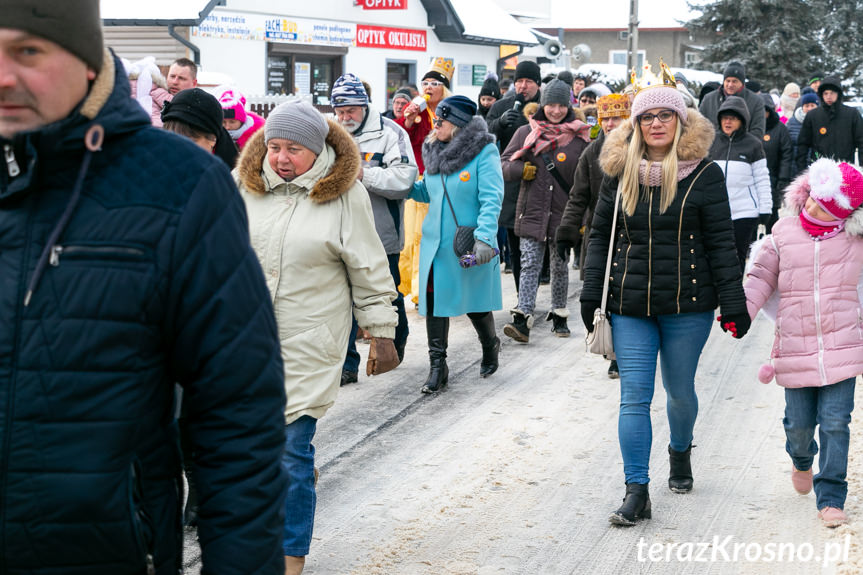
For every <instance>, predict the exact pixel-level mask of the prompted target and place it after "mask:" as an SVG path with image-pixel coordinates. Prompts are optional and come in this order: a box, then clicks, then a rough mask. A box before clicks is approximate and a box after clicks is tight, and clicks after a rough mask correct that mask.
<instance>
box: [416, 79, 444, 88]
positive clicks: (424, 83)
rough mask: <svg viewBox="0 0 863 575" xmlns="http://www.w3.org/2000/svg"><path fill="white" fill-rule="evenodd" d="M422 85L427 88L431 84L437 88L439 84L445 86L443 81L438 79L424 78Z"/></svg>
mask: <svg viewBox="0 0 863 575" xmlns="http://www.w3.org/2000/svg"><path fill="white" fill-rule="evenodd" d="M420 85H421V86H422V87H423V88H427V87H429V86H431V87H432V88H437V87H438V86H443V82H438V81H437V80H423V81H422V82H421V83H420Z"/></svg>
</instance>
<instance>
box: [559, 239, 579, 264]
mask: <svg viewBox="0 0 863 575" xmlns="http://www.w3.org/2000/svg"><path fill="white" fill-rule="evenodd" d="M556 247H557V255H558V256H560V259H562V260H563V261H565V262H568V261H569V250H571V249H573V248H575V244H574V243H572V242H571V241H570V240H569V238H560V239H558V240H557V242H556Z"/></svg>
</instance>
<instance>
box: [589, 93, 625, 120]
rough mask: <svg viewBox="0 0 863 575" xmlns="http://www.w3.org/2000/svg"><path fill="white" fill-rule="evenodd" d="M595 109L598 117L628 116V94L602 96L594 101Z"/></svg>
mask: <svg viewBox="0 0 863 575" xmlns="http://www.w3.org/2000/svg"><path fill="white" fill-rule="evenodd" d="M596 109H597V113H598V114H599V118H600V119H602V118H613V117H615V116H622V117H624V118H628V117H629V114H630V104H629V96H626V95H625V94H609V95H608V96H602V97H601V98H600V99H599V100H597V101H596Z"/></svg>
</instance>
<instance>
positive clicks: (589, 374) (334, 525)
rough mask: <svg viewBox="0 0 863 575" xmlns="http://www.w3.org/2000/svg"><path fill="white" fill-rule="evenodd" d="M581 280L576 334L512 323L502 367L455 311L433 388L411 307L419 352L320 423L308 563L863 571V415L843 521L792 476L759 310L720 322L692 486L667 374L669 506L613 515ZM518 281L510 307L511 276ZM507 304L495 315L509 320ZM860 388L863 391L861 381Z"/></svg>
mask: <svg viewBox="0 0 863 575" xmlns="http://www.w3.org/2000/svg"><path fill="white" fill-rule="evenodd" d="M570 278H571V279H570V305H569V307H570V310H571V312H572V316H571V318H570V328H571V329H572V331H573V336H572V337H571V338H569V339H559V338H556V337H554V336H553V334H552V333H551V332H550V324H549V323H546V322H544V321H541V319H542V318H540V320H539V321H537V323H536V325H535V327H534V330H533V331H532V332H531V341H530V344H528V345H522V344H517V343H515V342H513V341H512V340H509V339H508V338H504V337H503V336H502V335H501V337H502V338H503V339H505V341H504V342H503V348H502V351H501V368H500V370H499V371H498V372H497V373H496V374H495V375H494V376H492V377H491V378H489V379H486V380H482V379H480V378H479V375H478V372H479V359H480V353H481V352H480V347H479V343H478V341H477V340H476V335H475V332H474V331H473V328H472V327H471V325H470V322H469V321H468V320H467V318H466V317H464V318H459V319H456V320H454V321H453V322H452V327H451V333H450V349H449V359H448V363H449V366H450V385H449V387H448V388H447V389H446V391H444V392H443V393H440V394H438V395H435V396H423V395H422V394H420V392H419V389H420V387H421V385H422V383H423V381H424V379H425V376H426V373H427V368H428V364H427V353H426V348H425V329H424V325H423V320H422V318H421V317H419V316H418V315H417V314H416V312H415V311H409V318H410V321H411V330H412V336H411V338H410V340H409V343H408V348H407V355H406V359H405V362H404V363H403V364H402V365H401V366H400V367H399V368H398V369H396V370H395V371H393V372H391V373H389V374H385V375H383V376H379V377H376V378H367V377H365V375H364V374H361V376H360V381H359V383H358V384H355V385H351V386H348V387H345V388H342V390H341V393H340V396H339V399H338V401H337V403H336V405H335V407H334V408H333V409H331V410H330V412H329V413H328V414H327V416H326V417H324V418H323V419H322V420H321V421H320V422H319V424H318V432H317V436H316V441H315V445H316V447H317V465H318V467H319V468H320V470H321V477H320V482H319V483H318V509H317V516H316V520H315V532H314V539H313V542H312V550H311V554H310V555H309V557H308V559H307V562H306V570H305V572H304V573H306V574H308V575H341V574H353V575H376V574H388V575H401V574H406V575H442V574H459V575H461V574H464V575H468V574H478V575H490V574H496V573H504V574H549V575H557V574H560V575H564V574H581V573H589V574H603V573H608V574H620V573H627V574H628V573H699V574H700V573H747V574H749V573H782V574H783V575H784V574H791V573H860V572H863V549H862V548H861V543H860V542H859V535H858V531H859V530H860V527H861V526H863V505H861V500H863V482H861V475H863V455H860V453H861V446H863V434H861V432H860V425H859V422H858V421H855V422H854V423H853V424H852V425H853V426H854V428H853V433H854V435H855V436H854V438H853V439H852V457H851V468H850V469H849V476H850V479H851V487H850V493H849V498H848V503H847V507H846V509H847V511H848V512H849V515H851V517H852V520H855V519H856V521H854V522H853V523H852V524H851V525H849V526H846V527H842V528H840V529H838V530H835V531H828V530H826V529H825V528H823V527H822V526H821V525H820V524H819V521H818V519H817V517H816V511H815V500H814V495H812V494H810V495H808V496H800V495H797V494H796V493H795V492H794V491H793V489H792V487H791V483H790V479H789V470H790V465H791V463H790V461H789V459H788V457H787V455H786V454H785V452H784V442H785V439H784V433H783V429H782V421H781V419H782V412H783V407H784V402H783V393H782V390H781V389H780V388H779V387H777V386H776V385H762V384H760V383H759V382H758V381H757V379H756V373H757V370H758V367H759V365H760V364H761V363H763V362H764V361H765V360H766V359H767V357H768V354H769V350H770V345H771V341H772V337H773V325H772V323H770V321H769V320H767V319H765V318H761V317H759V318H758V319H757V320H756V321H755V322H754V324H753V327H752V330H751V331H750V333H749V335H747V337H746V338H745V339H743V340H740V341H738V340H734V339H732V338H731V337H730V336H728V335H727V334H724V333H722V332H721V331H720V330H719V328H718V326H717V327H715V329H714V333H713V334H712V335H711V337H710V340H709V341H708V343H707V346H706V347H705V349H704V353H703V355H702V358H701V363H700V366H699V372H698V377H697V381H696V387H697V390H698V394H699V400H700V413H699V417H698V422H697V424H696V428H695V441H694V443H695V445H696V446H697V447H695V448H694V449H693V470H694V475H695V489H694V490H693V492H692V493H690V494H685V495H680V494H674V493H671V492H670V491H669V490H668V488H667V486H666V480H667V474H668V455H667V451H666V446H667V443H668V426H667V421H666V418H665V414H664V410H665V393H664V391H663V389H662V386H661V384H660V383H659V382H658V383H657V388H656V395H655V398H654V404H653V410H652V411H653V423H654V428H653V432H654V444H653V455H652V458H651V474H652V480H653V481H652V483H651V499H652V502H653V518H652V519H651V520H647V521H642V522H640V523H639V524H638V525H637V526H636V527H632V528H620V527H613V526H611V525H609V524H608V522H607V516H608V514H609V512H610V511H612V510H613V509H615V508H616V507H617V506H618V504H619V502H620V499H621V497H622V496H623V491H624V484H623V469H622V462H621V457H620V452H619V449H618V444H617V404H618V398H619V391H618V382H617V381H612V380H609V379H607V377H606V374H605V371H606V368H607V362H605V361H604V360H602V359H601V358H598V357H596V356H592V355H590V354H588V353H586V352H585V347H584V343H583V328H582V327H581V321H580V319H579V315H578V300H577V294H578V292H579V290H580V281H579V280H578V279H577V272H571V274H570ZM503 280H504V281H503V284H504V303H505V304H506V305H509V306H511V305H513V304H514V303H515V290H514V287H513V283H512V277H511V276H509V275H506V276H504V278H503ZM548 292H549V289H548V287H547V286H542V287H541V288H540V293H539V298H538V310H545V308H547V306H548V303H549V299H548V298H549V293H548ZM409 307H410V308H412V306H409ZM508 317H509V316H508V314H507V313H505V312H502V311H501V312H497V313H496V319H497V324H498V328H499V331H500V328H502V326H503V324H504V323H505V322H506V321H507V320H508ZM360 352H361V353H362V354H365V353H366V352H367V347H366V346H363V345H360ZM364 365H365V364H364V363H363V368H364ZM857 397H858V405H859V404H860V402H861V401H863V393H861V390H860V389H858V394H857ZM855 415H856V414H855ZM858 419H859V417H858ZM846 536H847V537H846ZM846 547H847V549H848V551H847V554H848V559H847V560H845V561H839V562H837V560H836V559H831V560H829V561H828V560H827V559H829V558H830V557H828V556H831V554H833V555H839V556H840V559H841V555H843V554H845V553H846ZM198 555H199V552H198V551H197V548H196V544H195V543H194V541H193V538H192V536H191V535H190V536H189V537H187V551H186V563H187V565H189V566H190V569H189V572H193V573H196V572H197V571H198V569H199V566H198V565H197V561H198V560H197V557H198ZM771 558H772V560H771ZM807 558H808V560H807ZM780 559H781V561H780Z"/></svg>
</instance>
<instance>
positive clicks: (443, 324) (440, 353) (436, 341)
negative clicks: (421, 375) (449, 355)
mask: <svg viewBox="0 0 863 575" xmlns="http://www.w3.org/2000/svg"><path fill="white" fill-rule="evenodd" d="M426 336H427V338H428V346H429V364H430V367H429V376H428V379H427V380H426V382H425V385H423V388H422V390H421V391H422V392H423V393H434V392H436V391H440V390H441V388H443V387H444V386H445V385H446V384H447V381H448V380H449V368H448V367H447V365H446V348H447V339H448V336H449V318H448V317H436V316H433V315H430V316H427V317H426Z"/></svg>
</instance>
